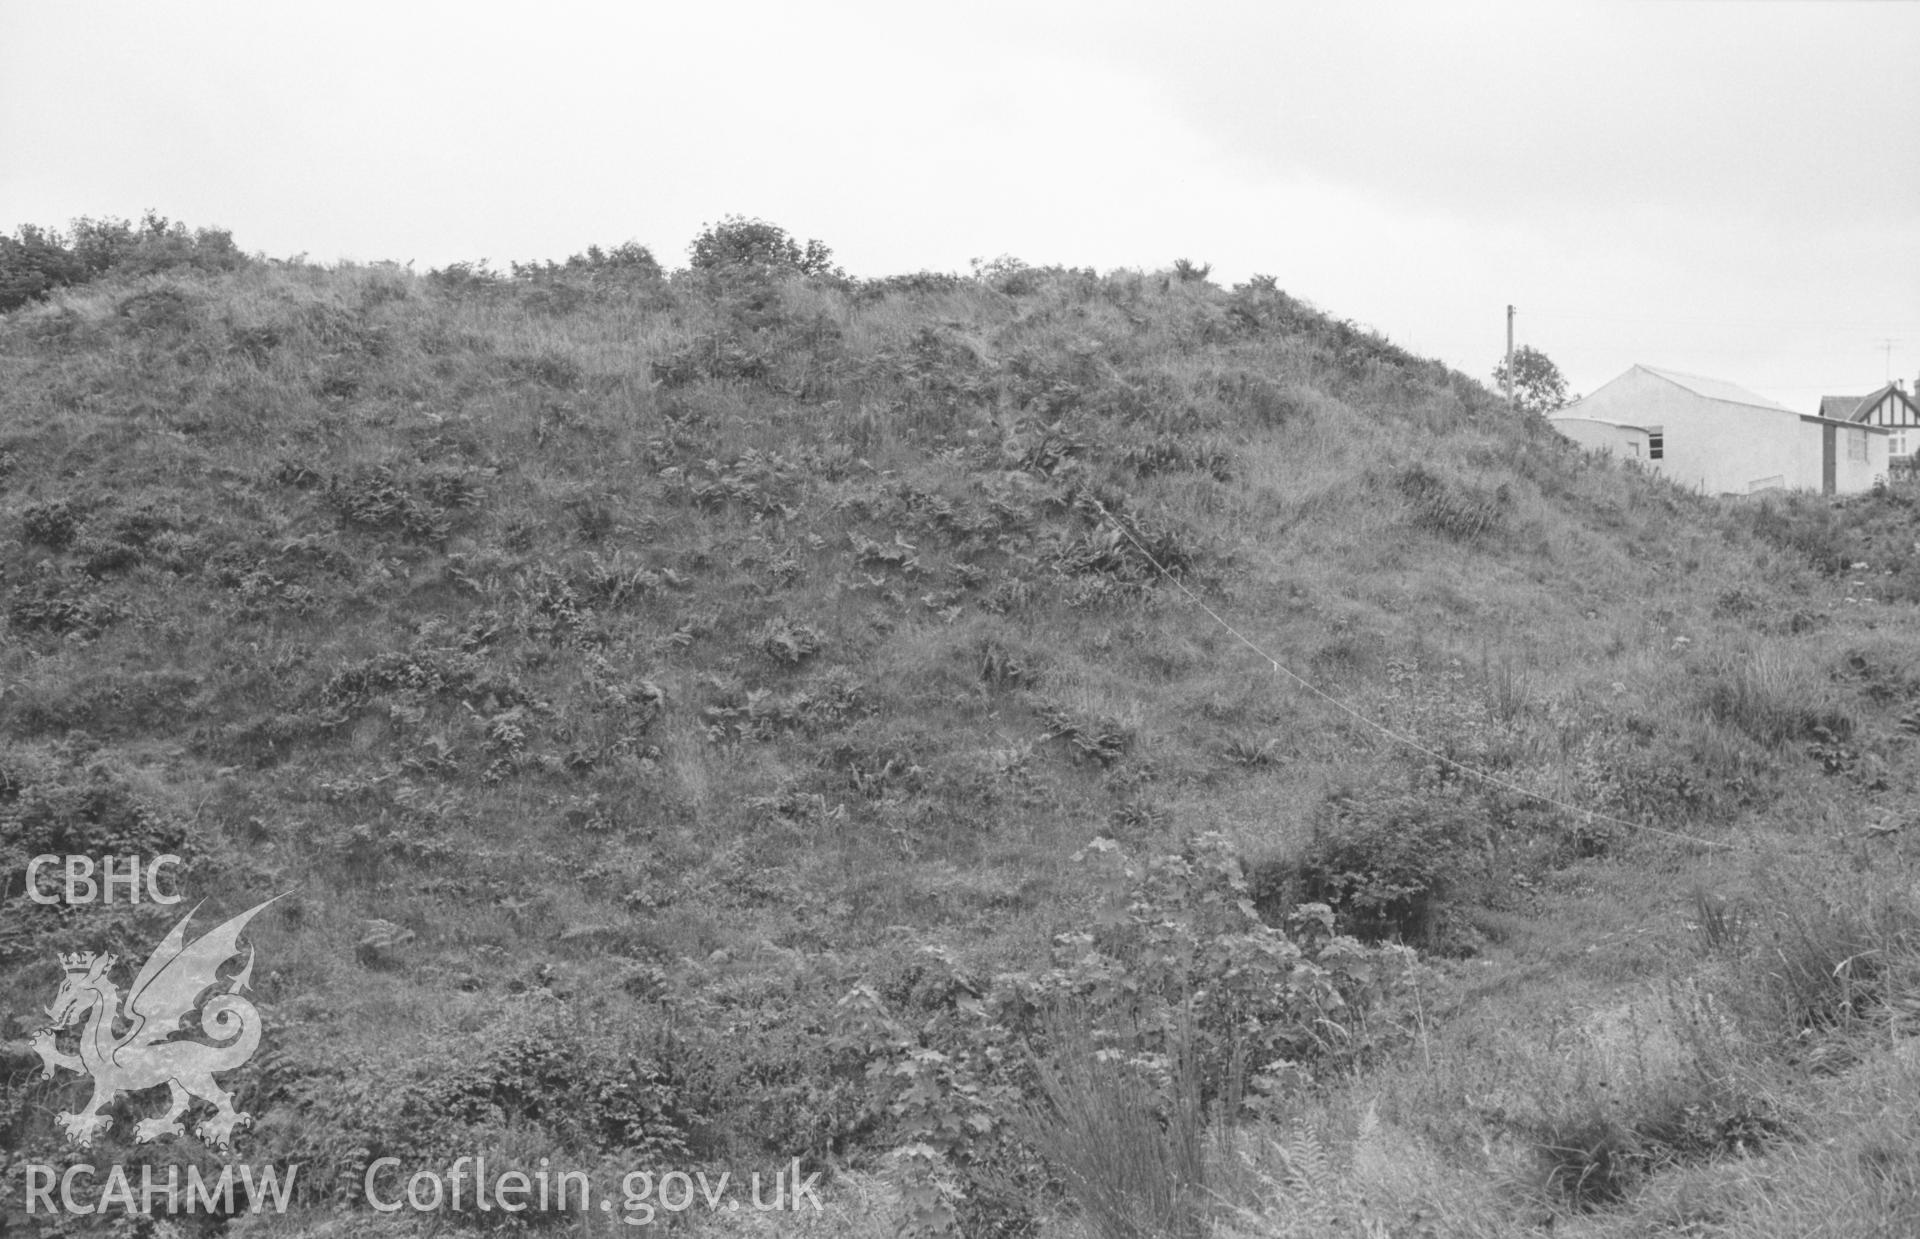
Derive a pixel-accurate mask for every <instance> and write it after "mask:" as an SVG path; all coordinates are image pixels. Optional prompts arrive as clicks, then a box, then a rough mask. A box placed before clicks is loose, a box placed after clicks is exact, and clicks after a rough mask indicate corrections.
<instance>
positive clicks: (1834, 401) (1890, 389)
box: [1820, 383, 1920, 422]
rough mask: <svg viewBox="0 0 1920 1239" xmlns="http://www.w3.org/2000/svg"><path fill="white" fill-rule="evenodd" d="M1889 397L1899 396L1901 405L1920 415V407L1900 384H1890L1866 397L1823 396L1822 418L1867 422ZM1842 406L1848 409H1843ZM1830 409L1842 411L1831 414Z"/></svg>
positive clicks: (1821, 401) (1821, 399)
mask: <svg viewBox="0 0 1920 1239" xmlns="http://www.w3.org/2000/svg"><path fill="white" fill-rule="evenodd" d="M1888 396H1898V397H1899V398H1900V403H1902V404H1904V405H1906V406H1907V407H1908V408H1910V409H1912V410H1913V411H1914V412H1915V413H1920V405H1916V404H1914V402H1913V397H1911V396H1909V395H1907V393H1906V391H1905V390H1904V389H1903V388H1901V386H1900V385H1899V384H1898V383H1888V384H1886V385H1885V386H1884V387H1881V388H1880V389H1879V390H1877V391H1874V392H1871V393H1869V394H1867V395H1865V396H1822V397H1820V416H1822V417H1832V418H1837V419H1839V420H1840V421H1848V422H1858V421H1865V420H1866V419H1867V418H1868V417H1869V416H1871V415H1872V413H1873V411H1874V410H1875V409H1877V408H1879V407H1880V405H1881V404H1882V402H1884V401H1885V400H1886V398H1887V397H1888ZM1842 406H1846V407H1845V408H1842ZM1830 407H1831V408H1836V409H1841V411H1840V412H1837V413H1830V412H1828V411H1827V410H1828V409H1829V408H1830Z"/></svg>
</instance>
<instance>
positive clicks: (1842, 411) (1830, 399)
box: [1820, 396, 1878, 422]
mask: <svg viewBox="0 0 1920 1239" xmlns="http://www.w3.org/2000/svg"><path fill="white" fill-rule="evenodd" d="M1867 400H1868V397H1866V396H1822V397H1820V416H1822V417H1826V418H1831V419H1832V420H1834V421H1836V422H1844V421H1851V420H1852V418H1853V415H1854V413H1855V412H1856V411H1857V410H1858V409H1860V408H1861V407H1863V406H1865V407H1869V408H1870V407H1872V406H1870V405H1867ZM1876 403H1878V402H1877V401H1876Z"/></svg>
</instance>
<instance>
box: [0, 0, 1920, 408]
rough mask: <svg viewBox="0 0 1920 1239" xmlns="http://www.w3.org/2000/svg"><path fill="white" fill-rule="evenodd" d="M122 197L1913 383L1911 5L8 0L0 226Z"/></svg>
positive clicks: (1608, 355)
mask: <svg viewBox="0 0 1920 1239" xmlns="http://www.w3.org/2000/svg"><path fill="white" fill-rule="evenodd" d="M149 207H151V208H154V209H157V210H159V211H160V212H161V213H162V214H164V215H168V216H170V217H173V218H175V219H181V220H185V221H186V222H188V223H189V224H192V225H196V226H202V225H209V224H213V225H219V226H222V227H226V228H229V229H231V230H232V231H233V234H234V238H235V240H236V241H237V242H238V243H239V244H240V245H241V247H242V248H244V249H247V250H252V251H263V252H265V253H267V254H269V255H273V256H276V257H284V256H290V255H293V254H300V253H304V254H306V255H307V256H308V257H309V258H310V259H313V260H316V261H329V262H330V261H334V260H338V259H354V260H376V259H393V260H396V261H400V262H408V261H411V262H413V263H414V264H415V267H416V269H418V270H425V269H427V268H429V267H433V266H444V265H445V264H447V263H449V262H454V261H458V260H462V259H466V260H475V259H480V258H488V259H491V260H492V261H493V262H494V263H495V264H496V265H498V266H502V267H504V266H505V264H506V262H507V261H509V260H515V259H518V260H523V261H524V260H528V259H536V258H564V257H566V255H568V254H570V253H573V252H575V251H578V250H581V249H584V248H585V247H586V246H587V245H588V244H592V243H598V244H602V245H607V244H617V243H619V242H622V241H627V240H637V241H640V242H641V243H643V244H645V245H648V246H650V247H651V248H652V249H653V251H654V252H655V254H656V255H658V256H659V257H660V259H661V260H662V261H663V262H664V263H666V264H667V265H668V266H670V267H671V266H678V265H682V264H684V261H685V256H686V247H687V244H688V242H690V241H691V240H692V239H693V237H694V236H695V235H696V234H697V233H698V232H699V231H700V229H701V227H702V225H703V224H704V223H706V222H708V221H713V220H717V219H719V218H720V217H721V216H723V215H726V214H744V215H750V216H758V217H761V218H764V219H767V220H770V221H772V222H774V223H777V224H779V225H781V226H783V227H785V228H787V229H788V230H789V231H791V232H793V233H794V234H796V235H797V236H800V237H803V238H804V237H818V238H820V239H822V240H824V241H826V242H827V243H828V244H829V245H831V246H832V247H833V248H834V250H835V253H836V256H837V257H838V259H839V261H841V262H842V263H843V264H844V265H845V266H846V267H847V269H848V270H849V271H850V272H852V273H854V274H857V275H885V274H892V273H896V272H903V271H913V270H920V269H932V270H957V271H965V270H967V263H968V260H969V259H972V258H975V257H980V258H993V257H995V256H998V255H1001V254H1011V255H1013V256H1015V257H1018V258H1020V259H1023V260H1025V261H1027V262H1031V263H1036V264H1046V263H1061V264H1066V265H1071V266H1091V267H1096V268H1099V269H1100V270H1103V271H1104V270H1108V269H1111V268H1115V267H1139V268H1145V269H1154V268H1160V267H1165V266H1167V265H1169V264H1171V262H1172V261H1173V260H1174V259H1175V258H1182V257H1184V258H1188V259H1191V260H1193V261H1196V262H1211V263H1212V264H1213V267H1214V278H1215V279H1216V280H1217V281H1219V282H1221V283H1223V284H1226V283H1233V282H1238V281H1241V280H1244V279H1246V278H1247V276H1249V275H1250V274H1253V273H1256V272H1259V273H1265V274H1270V275H1273V276H1275V277H1276V278H1277V279H1278V280H1279V282H1280V286H1281V287H1283V288H1285V289H1287V290H1288V291H1289V292H1291V293H1293V294H1295V295H1296V296H1301V297H1304V298H1306V299H1308V300H1310V301H1312V302H1314V303H1315V304H1317V305H1319V306H1320V307H1321V308H1323V309H1325V310H1328V311H1330V312H1332V313H1334V314H1336V315H1339V316H1341V317H1347V318H1352V319H1354V320H1356V321H1358V322H1361V323H1363V324H1366V325H1368V326H1371V327H1373V328H1375V329H1376V330H1378V331H1380V332H1382V333H1384V334H1386V335H1387V336H1389V337H1390V338H1392V339H1393V340H1394V341H1396V342H1398V343H1400V344H1403V345H1406V346H1408V347H1411V348H1413V349H1414V350H1415V351H1417V352H1420V353H1423V354H1427V355H1431V356H1437V357H1439V358H1441V359H1443V360H1444V361H1446V362H1448V363H1449V364H1452V365H1455V366H1458V367H1459V368H1461V369H1463V370H1465V371H1467V372H1468V373H1471V374H1473V375H1475V376H1477V377H1482V378H1485V377H1487V375H1488V373H1489V371H1490V369H1491V367H1492V365H1493V364H1494V363H1495V362H1496V361H1497V360H1498V358H1499V356H1500V353H1501V350H1502V348H1503V346H1504V333H1505V308H1506V306H1507V304H1508V303H1509V302H1511V303H1513V304H1514V305H1516V306H1517V307H1518V308H1519V317H1518V320H1517V333H1518V338H1519V339H1520V341H1521V342H1522V343H1530V344H1533V345H1534V346H1536V347H1538V348H1541V349H1543V350H1545V351H1546V352H1547V353H1548V355H1549V356H1551V357H1553V358H1554V359H1555V360H1556V361H1557V362H1558V363H1559V364H1560V366H1561V368H1562V369H1563V370H1564V371H1565V372H1566V374H1567V377H1568V379H1569V381H1570V382H1571V384H1572V386H1573V387H1574V388H1575V389H1576V390H1578V391H1583V392H1584V391H1591V390H1592V389H1593V388H1595V387H1597V386H1599V385H1600V384H1601V383H1603V382H1605V381H1607V380H1608V379H1610V378H1612V377H1613V376H1615V375H1616V374H1618V373H1620V372H1621V371H1622V370H1624V369H1626V368H1627V367H1628V366H1629V365H1631V364H1633V363H1635V362H1646V363H1649V364H1652V365H1657V366H1666V367H1669V368H1672V369H1677V370H1688V371H1693V372H1696V373H1701V374H1706V375H1709V376H1713V377H1717V378H1723V379H1727V380H1730V381H1733V382H1736V383H1739V384H1742V385H1743V386H1746V387H1749V388H1752V389H1753V390H1756V391H1758V392H1761V393H1762V394H1764V395H1767V396H1771V397H1773V398H1774V399H1776V400H1779V401H1781V402H1783V403H1786V404H1788V405H1790V406H1793V407H1796V408H1802V409H1805V410H1807V411H1811V409H1812V407H1813V406H1814V405H1815V404H1816V403H1817V400H1818V397H1819V396H1820V395H1821V394H1823V393H1842V392H1865V391H1868V390H1870V389H1871V388H1873V387H1875V386H1878V385H1879V384H1880V383H1882V382H1883V381H1884V380H1885V379H1886V378H1887V377H1888V376H1889V374H1891V375H1892V376H1895V377H1903V378H1905V379H1906V380H1907V382H1908V385H1909V387H1912V386H1913V385H1914V380H1915V378H1916V375H1920V4H1913V3H1883V4H1836V3H1821V4H1804V5H1802V4H1791V3H1766V4H1755V3H1746V4H1716V3H1693V4H1672V3H1665V4H1623V3H1609V4H1595V5H1590V6H1589V5H1581V4H1526V5H1454V4H1393V5H1378V6H1369V5H1363V4H1329V3H1314V4H1301V5H1285V4H1258V3H1249V2H1246V0H1241V2H1239V3H1195V2H1194V0H1184V2H1183V3H1181V4H1177V5H1176V4H1173V3H1170V2H1167V0H1162V2H1160V3H1155V4H1151V5H1147V4H1131V3H1125V2H1123V0H1102V2H1100V3H1084V4H1082V3H1054V2H1051V0H1026V2H1024V3H1012V4H1002V3H978V4H968V5H960V4H949V5H939V6H934V5H920V4H912V3H906V2H903V0H888V2H886V3H840V2H837V0H818V2H817V3H813V4H803V3H791V2H789V3H767V4H732V3H723V2H714V0H697V2H696V0H676V2H675V3H671V4H666V3H611V2H608V3H567V2H564V0H560V2H554V0H549V2H547V3H542V4H538V5H534V4H514V5H505V4H489V3H480V2H474V0H468V2H465V3H457V4H428V3H407V2H406V0H383V2H382V3H358V2H348V0H329V2H328V3H326V4H297V5H295V4H281V3H274V2H273V0H247V2H246V3H215V2H194V3H184V2H182V3H171V2H164V0H139V2H128V3H120V2H113V3H106V2H96V0H59V2H58V3H48V2H45V0H0V229H9V228H11V227H12V226H14V225H15V224H19V223H39V224H49V225H64V224H65V223H66V221H68V220H70V219H72V218H73V217H75V216H79V215H91V216H101V215H119V216H127V217H137V216H138V215H139V213H140V212H141V211H142V210H144V209H146V208H149ZM1889 340H1890V341H1891V342H1892V343H1891V345H1890V346H1889V344H1888V341H1889Z"/></svg>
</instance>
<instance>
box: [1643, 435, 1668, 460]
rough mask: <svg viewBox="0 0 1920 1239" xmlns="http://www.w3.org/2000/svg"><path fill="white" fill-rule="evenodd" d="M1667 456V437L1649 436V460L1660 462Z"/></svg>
mask: <svg viewBox="0 0 1920 1239" xmlns="http://www.w3.org/2000/svg"><path fill="white" fill-rule="evenodd" d="M1666 454H1667V436H1666V435H1664V434H1657V435H1648V436H1647V459H1648V460H1660V459H1662V458H1663V457H1665V456H1666Z"/></svg>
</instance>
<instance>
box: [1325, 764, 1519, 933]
mask: <svg viewBox="0 0 1920 1239" xmlns="http://www.w3.org/2000/svg"><path fill="white" fill-rule="evenodd" d="M1485 833H1486V825H1485V823H1484V822H1483V821H1482V820H1481V818H1480V815H1479V814H1478V813H1477V812H1475V810H1474V808H1473V807H1472V806H1471V805H1470V804H1468V803H1467V802H1465V801H1463V800H1461V799H1459V798H1457V797H1454V796H1449V795H1445V794H1441V793H1437V792H1430V793H1419V792H1414V793H1402V794H1394V793H1390V792H1380V791H1369V792H1356V791H1345V792H1340V793H1337V794H1335V795H1334V796H1331V797H1329V798H1328V800H1327V802H1326V804H1325V805H1324V806H1323V808H1322V811H1321V814H1320V816H1319V817H1318V819H1317V820H1316V821H1315V823H1314V829H1313V839H1312V842H1311V843H1309V844H1308V846H1307V851H1306V855H1305V856H1304V857H1303V858H1302V859H1301V861H1300V863H1299V879H1300V883H1301V888H1302V893H1303V895H1304V897H1305V898H1307V899H1311V900H1317V901H1320V902H1324V903H1326V904H1329V905H1331V906H1332V907H1333V909H1334V911H1335V913H1336V915H1337V916H1338V917H1339V923H1340V925H1341V926H1342V928H1344V929H1345V930H1346V931H1347V932H1349V933H1352V934H1355V935H1356V936H1358V937H1360V938H1361V939H1363V940H1367V941H1379V940H1381V939H1386V938H1399V939H1402V940H1405V941H1410V942H1433V941H1434V940H1435V939H1436V938H1437V937H1438V930H1439V928H1440V921H1439V913H1440V908H1441V902H1442V900H1443V899H1444V898H1445V896H1446V895H1447V893H1448V891H1449V890H1450V889H1451V888H1452V887H1454V886H1455V885H1456V884H1457V882H1458V880H1459V879H1460V877H1461V876H1462V874H1463V862H1464V860H1465V858H1466V855H1467V854H1468V852H1469V851H1470V849H1472V848H1473V847H1474V845H1476V844H1478V843H1479V842H1480V841H1481V839H1482V838H1483V837H1484V835H1485Z"/></svg>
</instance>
